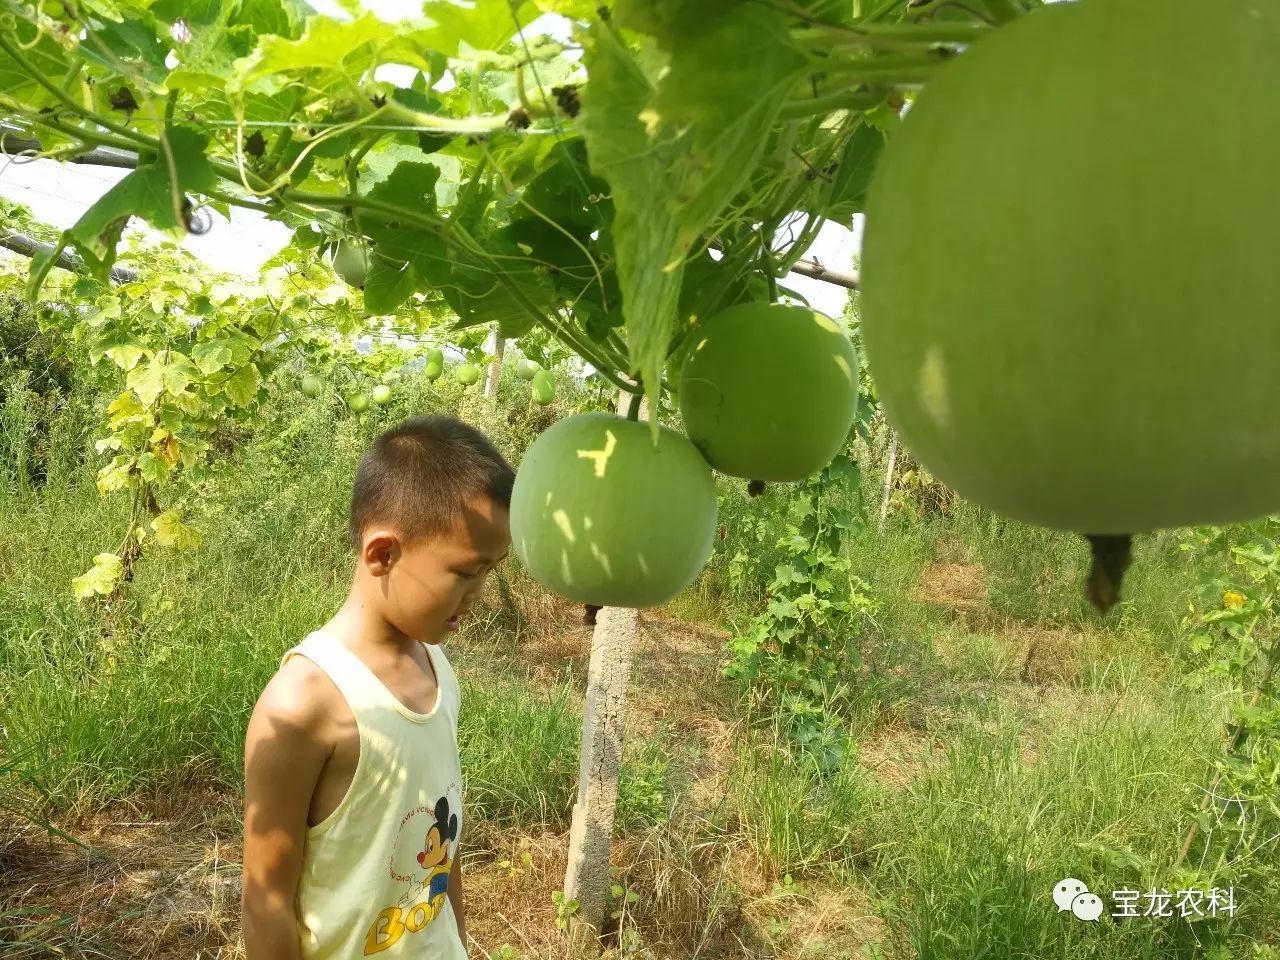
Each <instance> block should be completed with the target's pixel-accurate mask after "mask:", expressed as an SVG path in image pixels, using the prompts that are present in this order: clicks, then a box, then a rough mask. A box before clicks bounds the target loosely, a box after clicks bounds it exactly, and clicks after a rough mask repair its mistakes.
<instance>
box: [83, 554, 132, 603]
mask: <svg viewBox="0 0 1280 960" xmlns="http://www.w3.org/2000/svg"><path fill="white" fill-rule="evenodd" d="M123 576H124V563H123V561H121V559H120V558H119V557H118V556H116V555H115V554H114V553H100V554H98V555H97V556H96V557H94V558H93V566H92V567H91V568H90V569H89V570H88V571H87V572H86V573H83V574H81V575H80V576H78V577H76V578H75V579H74V580H72V581H71V587H72V589H73V590H74V591H75V595H76V599H78V600H84V599H86V598H88V597H91V596H93V595H94V594H102V595H104V596H105V595H107V594H109V593H111V591H112V590H114V589H115V588H116V584H118V583H119V582H120V578H121V577H123Z"/></svg>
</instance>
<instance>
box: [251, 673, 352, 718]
mask: <svg viewBox="0 0 1280 960" xmlns="http://www.w3.org/2000/svg"><path fill="white" fill-rule="evenodd" d="M341 700H342V694H341V693H339V692H338V688H337V687H336V686H334V683H333V681H332V680H330V679H329V676H328V674H326V673H325V672H324V671H323V670H321V669H320V668H319V667H317V666H316V665H315V664H314V663H312V662H311V661H310V660H308V659H307V658H306V657H300V656H299V657H290V658H289V659H288V660H286V661H285V663H284V665H283V666H281V667H280V669H279V670H277V671H276V673H275V675H274V676H273V677H272V678H271V679H270V680H269V681H268V682H267V685H266V687H265V688H264V689H263V691H262V694H261V695H260V696H259V697H258V702H257V704H256V705H255V706H254V708H253V716H252V717H251V718H250V724H251V725H252V724H253V721H254V720H258V721H260V722H261V721H269V722H271V723H272V724H273V725H276V726H279V727H281V728H282V729H283V730H287V731H291V732H295V733H297V734H301V735H307V734H310V735H312V736H319V735H323V734H324V733H325V732H326V731H327V730H328V729H329V726H330V723H329V721H330V720H331V719H332V717H333V715H334V707H335V704H336V703H338V702H341Z"/></svg>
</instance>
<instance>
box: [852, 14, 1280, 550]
mask: <svg viewBox="0 0 1280 960" xmlns="http://www.w3.org/2000/svg"><path fill="white" fill-rule="evenodd" d="M1277 51H1280V4H1275V3H1264V2H1250V0H1222V2H1216V3H1204V2H1202V0H1081V2H1077V3H1063V4H1058V5H1054V6H1047V7H1043V8H1040V9H1037V10H1035V11H1034V12H1032V13H1030V14H1029V15H1027V16H1024V17H1020V18H1018V19H1017V20H1015V21H1013V22H1012V23H1011V24H1009V25H1007V26H1004V27H1001V28H1000V29H998V30H994V31H992V32H991V33H990V34H989V35H987V36H985V37H984V38H982V39H981V40H979V41H977V42H976V43H975V44H974V45H973V46H972V47H971V48H970V49H969V50H967V51H966V52H964V53H963V54H961V55H960V56H959V57H957V58H956V59H955V60H954V61H953V62H951V63H950V64H948V65H947V66H945V67H943V68H942V69H941V70H940V71H939V72H938V73H937V75H936V76H935V78H934V79H932V80H930V82H929V83H928V85H927V86H926V88H925V89H924V90H923V92H922V93H921V95H920V97H919V98H918V100H917V101H916V103H915V104H914V105H913V106H912V108H911V110H910V111H909V113H908V114H907V116H906V118H905V120H904V122H903V125H902V128H901V129H900V130H898V131H896V132H895V133H894V134H893V135H892V136H891V137H890V138H889V145H888V147H887V149H886V151H885V153H884V155H883V157H882V159H881V160H880V162H879V165H878V168H877V171H876V175H875V177H874V180H873V184H872V188H871V192H870V198H869V203H868V209H867V225H866V236H865V241H864V244H863V259H862V281H863V297H862V316H863V332H864V336H865V341H866V351H867V363H868V366H869V368H870V370H871V373H872V375H873V377H874V379H875V383H876V386H877V389H878V392H879V396H880V399H881V401H882V402H883V404H884V409H885V412H886V414H887V416H888V418H889V421H890V422H891V423H892V424H893V425H894V426H895V427H896V428H897V429H898V430H899V431H900V432H901V435H902V438H903V440H904V442H905V443H906V445H907V447H908V448H909V449H910V450H911V451H912V453H913V454H914V455H915V456H916V457H918V458H919V460H920V462H921V463H922V464H923V465H924V466H925V467H926V468H927V469H928V470H930V471H931V472H932V473H934V474H935V475H936V476H937V477H939V478H940V479H941V480H943V481H945V482H946V483H947V484H949V485H950V486H952V487H953V488H954V489H955V490H956V491H957V492H959V493H960V494H961V495H963V496H965V497H968V498H971V499H973V500H975V501H977V502H979V503H982V504H985V505H986V506H988V507H990V508H991V509H993V510H995V511H998V512H1000V513H1003V514H1005V515H1008V516H1010V517H1014V518H1017V519H1020V520H1025V521H1028V522H1031V523H1037V524H1043V525H1046V526H1050V527H1058V528H1062V529H1067V530H1075V531H1079V532H1082V533H1092V534H1119V533H1133V532H1140V531H1148V530H1152V529H1155V528H1159V527H1169V526H1180V525H1185V524H1199V523H1227V522H1231V521H1239V520H1246V519H1249V518H1253V517H1257V516H1260V515H1263V514H1267V513H1270V512H1274V511H1277V510H1280V479H1278V478H1280V375H1278V372H1280V366H1278V365H1277V361H1278V358H1280V269H1277V263H1276V250H1277V242H1276V240H1277V236H1278V234H1280V189H1278V188H1277V180H1276V177H1277V171H1280V113H1278V112H1277V111H1275V110H1273V109H1270V108H1267V107H1264V106H1262V105H1261V102H1260V101H1259V100H1258V99H1257V97H1255V96H1254V95H1253V93H1254V92H1257V91H1266V90H1274V89H1277V87H1280V55H1277Z"/></svg>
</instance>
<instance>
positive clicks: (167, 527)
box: [151, 510, 200, 550]
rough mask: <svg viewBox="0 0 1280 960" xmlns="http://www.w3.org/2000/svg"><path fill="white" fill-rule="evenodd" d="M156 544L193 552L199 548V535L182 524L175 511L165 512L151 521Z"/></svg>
mask: <svg viewBox="0 0 1280 960" xmlns="http://www.w3.org/2000/svg"><path fill="white" fill-rule="evenodd" d="M151 529H152V530H154V531H155V534H156V542H157V543H158V544H160V546H162V547H173V548H174V549H176V550H194V549H195V548H196V547H198V546H200V534H199V533H197V532H196V531H195V530H193V529H192V528H191V527H189V526H187V525H186V524H184V523H183V522H182V518H181V517H180V516H179V514H178V511H176V510H166V511H165V512H164V513H162V514H160V516H158V517H156V518H155V519H154V520H152V521H151Z"/></svg>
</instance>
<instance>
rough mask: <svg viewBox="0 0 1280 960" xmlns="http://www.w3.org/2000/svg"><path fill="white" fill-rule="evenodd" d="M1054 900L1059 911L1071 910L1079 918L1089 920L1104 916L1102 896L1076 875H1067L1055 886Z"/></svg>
mask: <svg viewBox="0 0 1280 960" xmlns="http://www.w3.org/2000/svg"><path fill="white" fill-rule="evenodd" d="M1053 902H1054V903H1055V904H1057V906H1058V912H1059V913H1062V912H1063V911H1066V910H1069V911H1071V915H1072V916H1074V917H1075V918H1076V919H1077V920H1084V921H1086V922H1088V921H1093V920H1097V919H1098V918H1099V917H1100V916H1102V898H1101V897H1099V896H1098V895H1097V894H1093V893H1090V892H1089V888H1088V887H1086V886H1085V885H1084V884H1083V883H1081V882H1080V881H1079V880H1077V879H1076V878H1075V877H1067V878H1066V879H1065V880H1063V881H1061V882H1060V883H1059V884H1058V885H1057V886H1056V887H1054V888H1053Z"/></svg>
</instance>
